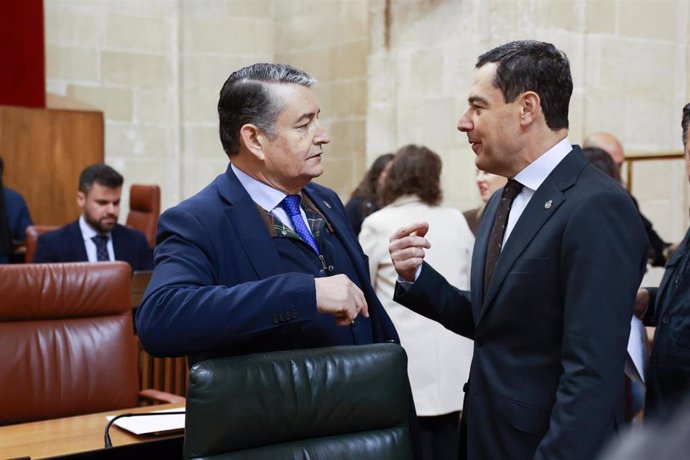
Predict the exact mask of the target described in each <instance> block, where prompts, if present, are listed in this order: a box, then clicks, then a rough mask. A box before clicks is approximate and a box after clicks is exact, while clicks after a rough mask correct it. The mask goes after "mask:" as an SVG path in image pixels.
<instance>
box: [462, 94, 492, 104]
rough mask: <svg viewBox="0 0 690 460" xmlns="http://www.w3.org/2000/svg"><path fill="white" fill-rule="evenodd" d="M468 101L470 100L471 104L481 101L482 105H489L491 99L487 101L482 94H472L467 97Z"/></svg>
mask: <svg viewBox="0 0 690 460" xmlns="http://www.w3.org/2000/svg"><path fill="white" fill-rule="evenodd" d="M467 102H469V103H470V104H476V103H477V102H479V103H480V104H482V105H489V101H487V100H486V99H484V98H483V97H481V96H470V97H468V98H467Z"/></svg>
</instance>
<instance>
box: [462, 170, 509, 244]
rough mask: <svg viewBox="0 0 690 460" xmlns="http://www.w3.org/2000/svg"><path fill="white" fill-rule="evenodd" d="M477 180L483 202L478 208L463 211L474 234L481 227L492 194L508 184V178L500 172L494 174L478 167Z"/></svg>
mask: <svg viewBox="0 0 690 460" xmlns="http://www.w3.org/2000/svg"><path fill="white" fill-rule="evenodd" d="M475 180H476V181H477V188H478V189H479V196H480V197H481V199H482V204H481V206H479V207H478V208H474V209H470V210H469V211H465V212H463V213H462V215H463V216H465V219H467V224H468V225H469V226H470V230H472V234H473V235H475V236H476V235H477V229H478V228H479V221H480V220H481V218H482V214H483V213H484V206H486V203H488V201H489V198H491V195H493V194H494V192H495V191H496V190H498V189H499V188H501V187H503V186H504V185H506V182H507V181H508V179H506V178H505V177H503V176H499V175H498V174H492V173H488V172H486V171H481V170H479V169H478V170H477V175H476V178H475Z"/></svg>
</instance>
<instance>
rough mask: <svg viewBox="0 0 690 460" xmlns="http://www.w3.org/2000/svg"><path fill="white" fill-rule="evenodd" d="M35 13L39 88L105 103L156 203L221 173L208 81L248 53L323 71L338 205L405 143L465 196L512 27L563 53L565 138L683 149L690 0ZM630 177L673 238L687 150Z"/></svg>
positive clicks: (156, 0)
mask: <svg viewBox="0 0 690 460" xmlns="http://www.w3.org/2000/svg"><path fill="white" fill-rule="evenodd" d="M45 15H46V59H47V89H48V91H49V92H52V93H56V94H58V95H63V96H64V95H66V96H70V97H73V98H76V99H79V100H82V101H84V102H86V103H88V104H91V105H93V106H95V107H98V108H100V109H101V110H103V111H104V112H105V117H106V161H107V162H108V163H110V164H112V165H113V166H114V167H115V168H117V169H118V170H120V171H121V172H122V173H123V174H124V175H125V177H126V180H127V184H131V183H134V182H144V183H146V182H155V183H158V184H160V185H161V187H162V189H163V208H167V207H169V206H171V205H174V204H175V203H177V202H179V201H180V200H181V199H183V198H185V197H187V196H189V195H191V194H193V193H194V192H196V191H197V190H199V189H200V188H201V187H202V186H203V185H205V184H206V183H207V182H208V181H209V180H210V179H211V178H213V177H214V176H215V175H217V174H218V173H220V172H222V171H223V170H224V169H225V166H226V164H227V159H226V157H225V155H224V153H223V151H222V148H221V146H220V142H219V141H218V137H217V117H216V111H215V107H216V103H217V97H218V91H219V89H220V86H221V85H222V83H223V81H224V80H225V78H226V77H227V76H228V74H229V73H230V72H231V71H232V70H235V69H237V68H239V67H241V66H243V65H246V64H249V63H252V62H257V61H275V62H286V63H289V64H293V65H296V66H298V67H302V68H304V69H305V70H307V71H308V72H310V73H311V74H313V75H314V76H315V77H316V78H317V79H318V80H319V83H318V84H317V85H316V87H315V91H316V93H317V96H318V98H319V102H320V104H321V108H322V115H321V120H322V122H323V124H324V125H325V126H326V128H327V129H328V130H329V133H330V134H331V136H332V138H333V141H332V143H331V144H330V145H329V146H327V147H326V155H325V157H324V161H325V165H326V173H325V174H324V176H323V177H321V178H320V179H319V180H318V181H319V182H321V183H323V184H325V185H328V186H331V187H333V188H335V189H336V190H337V191H338V192H339V193H340V195H341V197H342V198H343V199H344V200H346V199H347V197H348V195H349V193H350V192H351V190H352V189H353V188H354V186H355V185H356V184H357V183H358V182H359V180H360V178H361V177H362V175H363V173H364V172H365V170H366V168H367V166H368V164H370V163H371V161H373V159H374V158H375V157H376V156H377V155H379V154H382V153H385V152H389V151H392V150H395V149H397V148H398V147H400V146H402V145H404V144H407V143H411V142H414V143H419V144H424V145H427V146H429V147H431V148H432V149H434V150H436V151H437V152H438V153H439V154H441V156H442V157H443V159H444V177H443V185H444V188H445V192H446V193H445V194H446V204H448V205H450V206H454V207H457V208H460V209H466V208H470V207H473V206H475V205H476V204H477V201H478V196H477V193H476V190H475V186H474V180H473V177H474V171H475V168H474V155H473V153H472V151H471V150H470V148H469V145H468V144H467V141H466V138H465V136H464V135H462V134H461V133H459V132H457V131H456V124H457V120H458V118H459V116H460V114H461V113H462V112H463V111H464V110H465V106H466V101H465V99H466V95H467V92H468V90H469V87H470V83H471V80H472V72H473V67H474V62H475V60H476V57H477V56H478V55H479V54H480V53H482V52H483V51H486V50H488V49H489V48H491V47H493V46H495V45H498V44H501V43H504V42H506V41H509V40H513V39H520V38H530V39H539V40H547V41H551V42H553V43H554V44H556V45H557V46H558V47H559V48H561V49H563V50H564V51H565V52H566V53H567V54H568V56H569V57H570V60H571V66H572V71H573V77H574V83H575V90H574V94H573V99H572V104H571V117H570V120H571V133H570V138H571V140H572V141H573V142H575V143H579V142H581V141H582V139H583V138H584V136H585V135H586V134H588V133H590V132H592V131H595V130H608V131H612V132H613V133H614V134H616V135H617V136H619V137H620V139H621V141H622V142H623V145H624V147H625V149H626V151H627V152H628V155H635V154H646V153H654V152H668V151H676V152H678V151H680V150H681V141H680V128H679V116H680V109H681V107H682V106H683V104H684V103H685V102H687V101H689V100H690V80H689V79H688V73H689V72H690V49H689V47H688V41H689V38H688V28H689V27H690V0H639V1H637V0H147V1H138V0H108V1H106V0H46V1H45ZM632 187H633V193H634V194H635V195H636V196H637V198H638V199H639V201H640V205H641V207H642V209H643V211H644V213H645V214H646V215H647V216H648V217H649V218H650V219H651V220H652V221H653V222H654V223H655V226H656V227H658V229H659V232H660V233H661V235H662V236H663V237H665V238H666V239H667V240H670V241H677V240H679V239H680V237H681V236H682V234H683V232H684V230H685V228H687V222H688V219H687V209H688V205H690V202H689V201H688V190H687V188H688V186H687V180H686V177H685V174H684V173H683V169H682V162H680V161H676V162H660V161H655V162H644V163H639V164H637V165H636V166H635V168H634V174H633V181H632ZM124 198H125V203H126V198H127V194H126V191H125V197H124ZM125 213H126V206H125V209H123V216H124V215H125Z"/></svg>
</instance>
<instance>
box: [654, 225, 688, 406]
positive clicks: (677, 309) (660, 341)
mask: <svg viewBox="0 0 690 460" xmlns="http://www.w3.org/2000/svg"><path fill="white" fill-rule="evenodd" d="M688 259H690V229H689V230H688V232H687V233H686V234H685V238H684V239H683V242H682V243H681V244H680V245H678V249H677V250H675V251H674V252H673V254H672V255H671V257H670V258H669V260H668V263H667V264H666V271H665V272H664V277H663V278H662V279H661V284H659V288H658V289H656V288H650V289H648V290H649V293H650V300H649V307H648V309H647V313H646V314H645V317H644V323H645V324H646V325H647V326H656V331H655V332H654V345H653V346H652V356H651V358H650V362H649V368H648V369H647V382H646V383H647V391H646V393H645V419H647V417H650V419H652V418H655V419H659V420H668V419H670V418H671V415H672V414H673V413H674V412H675V411H676V410H677V408H678V406H679V403H680V402H681V401H682V400H683V399H684V398H686V397H689V396H690V273H688V271H685V272H684V270H686V264H688ZM676 283H677V284H676Z"/></svg>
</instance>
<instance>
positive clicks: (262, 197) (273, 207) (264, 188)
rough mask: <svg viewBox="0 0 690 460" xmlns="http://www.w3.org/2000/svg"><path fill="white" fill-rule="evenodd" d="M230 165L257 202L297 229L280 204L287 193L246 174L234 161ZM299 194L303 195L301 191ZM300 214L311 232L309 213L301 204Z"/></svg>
mask: <svg viewBox="0 0 690 460" xmlns="http://www.w3.org/2000/svg"><path fill="white" fill-rule="evenodd" d="M230 167H231V168H232V172H234V173H235V176H237V179H238V180H239V181H240V184H242V187H244V189H245V190H246V191H247V193H248V194H249V196H250V197H251V199H252V200H253V201H254V202H255V203H256V204H258V205H259V206H261V207H262V208H263V209H264V210H265V211H266V212H268V213H270V214H273V216H275V217H277V218H278V220H280V221H281V222H282V223H283V224H285V225H286V226H288V227H290V228H291V229H292V230H294V229H295V228H294V227H293V225H292V220H291V219H290V216H288V214H287V212H285V210H284V209H283V208H282V207H281V206H280V202H281V201H283V198H285V197H286V196H287V195H285V193H283V192H281V191H280V190H276V189H274V188H273V187H270V186H268V185H266V184H264V183H263V182H261V181H259V180H256V179H254V178H253V177H252V176H250V175H248V174H246V173H245V172H243V171H242V170H241V169H239V168H237V167H236V166H235V165H234V164H232V163H230ZM299 195H300V196H302V194H301V193H300V194H299ZM300 214H301V215H302V220H303V221H304V224H305V225H306V227H307V229H308V230H309V232H311V227H309V221H308V220H307V214H306V213H305V212H304V209H302V207H301V206H300Z"/></svg>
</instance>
